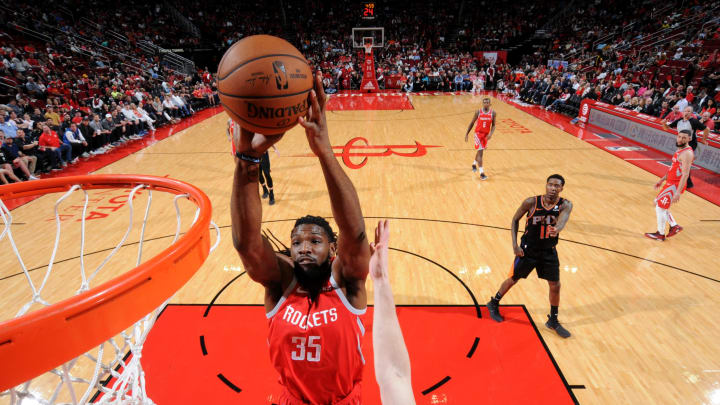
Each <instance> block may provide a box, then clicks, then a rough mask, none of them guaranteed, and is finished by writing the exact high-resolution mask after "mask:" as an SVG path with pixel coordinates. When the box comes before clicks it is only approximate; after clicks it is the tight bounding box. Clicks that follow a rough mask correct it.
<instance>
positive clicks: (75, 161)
mask: <svg viewBox="0 0 720 405" xmlns="http://www.w3.org/2000/svg"><path fill="white" fill-rule="evenodd" d="M77 162H78V158H75V159H73V160H72V162H70V164H71V165H74V164H75V163H77Z"/></svg>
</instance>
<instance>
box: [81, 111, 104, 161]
mask: <svg viewBox="0 0 720 405" xmlns="http://www.w3.org/2000/svg"><path fill="white" fill-rule="evenodd" d="M98 124H99V121H98ZM78 130H79V131H80V134H81V135H82V137H83V138H85V140H86V141H87V143H88V148H87V150H88V153H89V154H90V155H98V154H102V153H104V152H105V150H104V149H102V146H103V142H102V141H103V139H102V136H100V137H98V134H97V133H96V132H95V128H93V127H92V126H91V125H90V117H88V116H85V117H83V119H82V121H81V122H80V125H79V126H78Z"/></svg>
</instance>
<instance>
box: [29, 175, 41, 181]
mask: <svg viewBox="0 0 720 405" xmlns="http://www.w3.org/2000/svg"><path fill="white" fill-rule="evenodd" d="M28 179H29V180H40V178H39V177H35V176H33V175H32V174H31V175H30V177H28Z"/></svg>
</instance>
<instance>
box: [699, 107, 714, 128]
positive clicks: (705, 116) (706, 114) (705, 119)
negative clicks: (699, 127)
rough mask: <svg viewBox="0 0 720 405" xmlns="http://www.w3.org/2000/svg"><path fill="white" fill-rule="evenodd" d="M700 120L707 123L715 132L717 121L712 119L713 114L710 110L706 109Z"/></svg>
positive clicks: (704, 123)
mask: <svg viewBox="0 0 720 405" xmlns="http://www.w3.org/2000/svg"><path fill="white" fill-rule="evenodd" d="M700 122H701V123H702V124H703V125H705V126H706V127H707V128H708V129H709V130H710V131H713V132H715V121H714V120H713V119H712V116H711V115H710V113H709V112H707V111H705V112H704V113H702V115H701V116H700Z"/></svg>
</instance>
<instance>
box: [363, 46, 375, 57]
mask: <svg viewBox="0 0 720 405" xmlns="http://www.w3.org/2000/svg"><path fill="white" fill-rule="evenodd" d="M363 48H365V55H367V54H372V48H373V46H372V44H363Z"/></svg>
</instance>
